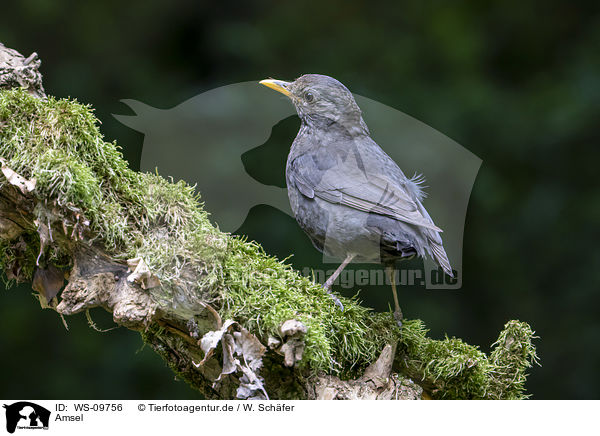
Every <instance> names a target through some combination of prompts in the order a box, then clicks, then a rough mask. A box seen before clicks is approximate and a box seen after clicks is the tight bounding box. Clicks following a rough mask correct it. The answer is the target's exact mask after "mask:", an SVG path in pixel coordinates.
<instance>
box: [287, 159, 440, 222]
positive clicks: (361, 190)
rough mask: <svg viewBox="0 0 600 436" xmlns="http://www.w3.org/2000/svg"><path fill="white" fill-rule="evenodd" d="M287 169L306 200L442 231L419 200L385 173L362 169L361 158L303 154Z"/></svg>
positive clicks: (363, 164)
mask: <svg viewBox="0 0 600 436" xmlns="http://www.w3.org/2000/svg"><path fill="white" fill-rule="evenodd" d="M290 170H291V174H290V175H291V179H292V180H293V182H294V183H295V185H296V187H297V188H298V190H299V191H300V192H301V193H302V195H304V196H305V197H308V198H314V197H318V198H321V199H322V200H325V201H327V202H329V203H333V204H342V205H345V206H348V207H351V208H353V209H356V210H360V211H363V212H368V213H369V212H370V213H376V214H380V215H384V216H388V217H390V218H394V219H396V220H399V221H403V222H405V223H408V224H413V225H416V226H420V227H425V228H428V229H431V230H434V231H436V232H441V231H442V230H441V229H440V228H439V227H437V226H435V224H433V222H432V221H431V218H429V217H427V216H424V215H423V214H422V213H421V210H420V208H419V207H418V205H417V203H416V201H418V200H416V201H415V199H413V198H412V197H411V195H410V194H409V193H408V191H407V189H406V188H405V187H404V186H402V185H400V184H398V183H396V182H394V181H392V180H391V179H389V178H388V177H386V176H385V174H377V172H376V171H371V170H370V169H369V168H365V163H364V162H363V161H362V160H361V159H360V157H359V156H354V155H353V154H352V153H348V155H347V156H346V157H345V158H344V159H340V158H339V157H336V156H331V155H329V156H324V155H319V156H314V155H311V154H304V155H301V156H298V157H296V158H295V159H294V160H293V161H292V162H291V168H290ZM379 171H380V170H379Z"/></svg>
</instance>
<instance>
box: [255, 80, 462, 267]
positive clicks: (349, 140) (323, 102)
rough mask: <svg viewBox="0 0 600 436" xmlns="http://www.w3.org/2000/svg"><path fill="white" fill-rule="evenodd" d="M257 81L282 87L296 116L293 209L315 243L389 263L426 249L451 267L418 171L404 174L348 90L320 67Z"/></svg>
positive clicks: (290, 172) (339, 253)
mask: <svg viewBox="0 0 600 436" xmlns="http://www.w3.org/2000/svg"><path fill="white" fill-rule="evenodd" d="M265 82H266V83H265ZM261 83H263V84H265V85H267V86H270V87H272V88H274V89H277V90H278V91H280V92H283V93H284V94H286V95H288V97H290V99H291V100H292V102H293V103H294V105H295V107H296V110H297V112H298V115H299V117H300V119H301V127H300V131H299V132H298V135H297V136H296V139H295V140H294V142H293V144H292V147H291V150H290V153H289V156H288V161H287V166H286V181H287V187H288V195H289V198H290V203H291V207H292V211H293V212H294V215H295V216H296V219H297V221H298V223H299V224H300V226H301V227H302V229H303V230H304V231H305V232H306V233H307V234H308V236H309V237H310V239H311V240H312V242H313V244H314V245H315V247H316V248H317V249H319V250H321V251H324V252H325V253H326V254H328V255H330V256H334V257H339V258H341V259H343V258H345V257H346V256H347V255H348V254H349V253H353V254H356V257H355V260H362V261H377V260H379V261H381V262H382V263H384V264H388V265H389V264H393V263H394V262H395V261H396V260H400V259H406V258H411V257H414V256H415V255H418V256H422V257H424V256H426V255H429V256H432V257H433V259H434V260H435V261H436V262H437V263H438V264H439V265H440V266H441V267H442V268H443V270H444V271H445V272H446V273H447V274H449V275H452V268H451V266H450V262H449V261H448V257H447V255H446V252H445V250H444V247H443V245H442V238H441V236H440V232H441V229H440V228H438V227H437V226H436V225H435V224H434V222H433V220H432V219H431V217H430V216H429V214H428V213H427V211H426V210H425V208H424V207H423V204H422V200H423V198H424V193H423V191H422V189H421V186H420V185H421V183H422V181H423V178H422V177H421V176H417V177H414V178H412V179H410V178H408V177H406V176H405V175H404V173H403V172H402V170H401V169H400V168H399V167H398V165H397V164H396V163H395V162H394V161H393V160H392V159H391V158H390V157H389V156H388V155H387V154H386V153H385V152H384V151H383V150H382V149H381V148H380V147H379V146H378V145H377V144H376V143H375V141H373V140H372V139H371V137H370V132H369V129H368V127H367V125H366V123H365V122H364V120H363V118H362V114H361V111H360V108H359V107H358V105H357V104H356V102H355V101H354V98H353V96H352V94H351V93H350V91H348V89H347V88H346V87H345V86H344V85H343V84H342V83H340V82H339V81H337V80H336V79H334V78H332V77H328V76H323V75H319V74H307V75H304V76H302V77H300V78H298V79H297V80H295V81H294V82H291V83H289V82H282V81H275V80H271V81H263V82H261ZM282 89H283V90H282Z"/></svg>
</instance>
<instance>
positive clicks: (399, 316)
mask: <svg viewBox="0 0 600 436" xmlns="http://www.w3.org/2000/svg"><path fill="white" fill-rule="evenodd" d="M386 271H387V273H388V277H389V278H390V283H391V285H392V293H393V294H394V319H395V320H396V323H397V324H398V327H402V310H400V304H399V303H398V293H397V292H396V281H395V280H394V267H393V266H388V267H386Z"/></svg>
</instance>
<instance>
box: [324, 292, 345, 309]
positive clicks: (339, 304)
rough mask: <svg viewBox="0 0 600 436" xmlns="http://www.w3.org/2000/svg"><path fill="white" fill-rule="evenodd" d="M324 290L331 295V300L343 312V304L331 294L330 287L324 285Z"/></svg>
mask: <svg viewBox="0 0 600 436" xmlns="http://www.w3.org/2000/svg"><path fill="white" fill-rule="evenodd" d="M325 290H326V291H327V295H329V296H330V297H331V299H332V300H333V302H334V303H335V305H336V306H337V307H338V308H339V309H340V310H341V311H342V312H343V311H344V305H343V304H342V302H341V301H340V299H339V298H338V297H337V296H335V295H334V294H333V292H332V291H331V289H329V288H327V287H325Z"/></svg>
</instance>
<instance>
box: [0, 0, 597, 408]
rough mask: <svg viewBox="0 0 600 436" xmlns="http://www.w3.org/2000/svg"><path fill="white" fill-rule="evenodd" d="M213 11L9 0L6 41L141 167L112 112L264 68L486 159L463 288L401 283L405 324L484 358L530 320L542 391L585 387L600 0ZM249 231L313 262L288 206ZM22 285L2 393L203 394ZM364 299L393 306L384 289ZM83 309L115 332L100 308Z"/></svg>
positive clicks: (6, 323) (593, 248) (13, 310)
mask: <svg viewBox="0 0 600 436" xmlns="http://www.w3.org/2000/svg"><path fill="white" fill-rule="evenodd" d="M210 3H213V4H210ZM210 3H209V2H202V3H201V2H198V1H171V2H162V4H161V3H159V2H154V1H148V0H144V1H140V0H134V1H130V2H122V1H116V0H109V1H103V2H95V3H91V2H78V1H65V0H35V1H33V0H21V1H18V2H17V1H15V2H10V3H8V4H6V2H4V3H3V4H2V7H1V9H0V41H2V42H3V43H4V44H5V45H7V46H8V47H12V48H15V49H17V50H19V51H21V52H22V53H23V54H25V55H26V56H27V55H29V54H30V53H31V52H32V51H37V52H38V53H39V55H40V56H41V58H42V60H43V68H42V72H43V74H44V84H45V87H46V91H47V92H48V93H49V94H53V95H56V96H60V97H67V96H71V97H76V98H77V99H78V100H80V101H82V102H85V103H90V104H92V105H93V106H94V107H95V108H96V113H97V115H98V117H99V118H100V119H101V120H102V122H103V132H104V133H105V135H106V136H107V138H109V139H116V140H117V141H118V142H119V144H120V145H121V146H122V147H123V148H124V153H125V155H126V157H127V158H128V159H129V161H130V162H131V165H132V167H134V168H137V167H138V162H139V155H140V152H141V147H142V142H143V137H142V136H141V135H140V134H139V133H137V132H134V131H133V130H130V129H128V128H127V127H125V126H123V125H121V124H119V123H118V122H117V121H116V120H115V119H114V118H112V116H111V114H112V113H129V112H128V109H126V108H125V107H124V106H123V105H122V104H121V103H119V100H120V99H122V98H133V99H136V100H141V101H143V102H145V103H147V104H150V105H152V106H155V107H159V108H169V107H172V106H174V105H177V104H179V103H180V102H182V101H184V100H186V99H188V98H190V97H192V96H195V95H197V94H198V93H200V92H203V91H206V90H209V89H211V88H214V87H216V86H220V85H226V84H230V83H234V82H241V81H247V80H257V79H261V78H265V77H269V76H272V77H278V78H283V79H293V78H295V77H297V76H298V75H300V74H303V73H309V72H311V73H323V74H328V75H331V76H334V77H336V78H337V79H339V80H340V81H342V82H343V83H345V84H346V85H347V86H348V87H349V88H350V89H351V90H352V91H353V92H355V93H358V94H361V95H364V96H367V97H369V98H371V99H374V100H378V101H380V102H382V103H385V104H387V105H389V106H392V107H394V108H396V109H399V110H401V111H403V112H405V113H407V114H409V115H412V116H414V117H416V118H418V119H420V120H421V121H423V122H425V123H427V124H428V125H430V126H432V127H433V128H435V129H437V130H439V131H441V132H443V133H444V134H446V135H447V136H449V137H451V138H452V139H454V140H456V141H457V142H458V143H460V144H461V145H463V146H464V147H466V148H468V149H469V150H471V151H472V152H473V153H475V154H476V155H478V156H479V157H480V158H481V159H483V165H482V167H481V170H480V172H479V175H478V177H477V180H476V183H475V186H474V189H473V194H472V197H471V202H470V205H469V211H468V215H467V222H466V227H465V240H464V247H465V248H464V276H463V277H464V279H463V280H464V286H463V288H462V289H461V290H460V291H429V292H426V291H422V290H417V289H409V290H404V291H403V292H401V299H402V306H403V309H404V312H405V314H406V316H407V317H409V318H421V319H423V320H424V321H425V322H426V323H427V325H428V326H429V327H430V328H431V334H432V335H433V336H434V337H442V336H443V334H444V333H447V334H448V335H450V336H458V337H461V338H464V339H465V340H466V341H468V342H469V343H473V344H477V345H479V346H481V347H482V349H483V350H484V351H488V350H489V345H490V344H491V343H492V342H493V341H494V340H495V338H496V336H497V334H498V332H499V330H500V329H501V328H502V326H503V324H504V323H505V322H506V321H507V320H509V319H513V318H517V319H520V320H523V321H527V322H529V323H530V324H531V325H532V326H533V328H534V329H535V330H536V331H537V333H538V334H539V336H540V337H541V339H539V340H538V341H537V345H538V354H539V356H540V359H541V362H542V367H535V368H533V369H532V370H531V376H530V379H529V382H528V389H529V391H530V392H531V393H532V394H533V396H534V398H538V399H544V398H566V399H571V398H573V399H575V398H597V397H598V390H599V388H600V380H599V378H600V371H598V369H599V368H600V347H598V338H599V337H600V322H599V314H598V309H599V303H600V295H599V290H600V252H599V250H598V248H597V244H598V241H599V239H600V238H599V236H600V226H599V223H600V199H599V192H598V183H597V180H598V177H597V176H598V172H599V171H598V166H599V162H600V144H599V141H598V139H599V133H598V132H599V128H598V121H599V118H600V117H599V115H600V80H599V77H600V50H598V47H600V15H599V8H598V2H587V3H586V2H566V1H565V2H563V3H553V2H532V1H522V0H519V1H516V0H509V1H495V2H482V1H457V2H444V1H436V2H420V1H413V2H410V3H406V2H389V3H385V2H380V1H373V0H371V1H368V2H364V3H361V2H351V1H345V2H342V1H329V2H325V1H317V2H312V1H304V2H287V3H286V4H282V3H283V2H267V1H246V2H243V3H242V2H240V4H235V3H228V4H226V5H225V6H222V7H219V6H217V2H210ZM291 123H292V124H293V122H291ZM292 130H293V129H292ZM293 135H294V133H293V132H290V136H289V143H291V140H292V138H293ZM274 155H275V156H277V155H278V154H277V153H275V154H274ZM279 155H281V156H285V152H284V153H282V154H281V153H280V154H279ZM248 158H249V159H250V157H248ZM276 160H277V159H276V158H274V161H273V162H271V163H268V164H267V163H265V165H262V166H260V165H258V166H257V165H255V166H254V167H255V168H259V169H257V171H262V172H263V174H259V173H257V174H256V178H257V179H260V178H261V177H263V178H268V177H269V174H272V173H273V172H277V171H279V172H280V171H281V162H277V161H276ZM249 165H250V167H251V166H252V165H251V162H250V163H249ZM260 168H262V169H260ZM233 188H234V187H233ZM242 231H243V232H244V233H246V234H248V236H249V237H251V238H253V239H256V240H259V241H260V242H262V243H263V244H264V246H265V248H266V249H267V251H269V252H271V253H274V254H277V255H278V256H280V257H286V256H288V255H289V254H291V253H294V259H293V260H294V262H296V265H303V264H310V263H314V262H318V260H319V259H320V255H319V254H318V253H316V251H314V249H313V248H312V247H311V246H310V244H309V242H308V240H307V239H306V237H305V236H304V235H303V234H302V232H301V231H300V230H299V229H298V228H297V226H296V225H295V223H294V222H293V221H292V220H291V219H290V218H288V217H285V216H284V215H282V214H281V213H280V212H278V211H276V210H274V209H270V208H268V207H266V206H263V207H257V208H255V209H254V210H253V211H252V212H251V214H250V216H249V218H248V220H247V222H246V223H245V224H244V227H243V228H242ZM31 292H32V291H31V290H30V288H28V287H23V286H22V287H18V288H12V289H10V290H7V291H2V292H0V350H1V362H2V363H1V369H0V371H1V372H0V397H2V398H8V397H12V398H38V399H42V398H48V399H50V398H89V399H100V398H123V399H136V398H155V399H159V398H165V399H166V398H198V395H197V394H196V393H195V392H193V391H192V390H190V389H188V388H187V387H186V385H185V384H184V383H182V382H174V381H173V375H172V373H171V372H170V371H169V370H168V369H167V368H166V367H165V366H164V364H163V363H162V361H161V360H160V359H159V358H158V357H157V356H155V355H154V354H153V353H152V352H151V351H150V350H149V349H145V348H142V342H141V340H140V338H139V335H138V334H136V333H133V332H130V331H127V330H125V329H117V330H113V331H110V332H108V333H98V332H96V331H94V330H92V329H90V328H88V327H87V325H86V320H85V317H84V316H75V317H71V318H69V319H68V320H67V321H68V323H69V326H70V331H68V332H67V331H66V330H65V329H64V328H63V326H62V322H61V320H60V318H59V317H58V316H57V315H56V314H55V313H53V312H51V311H41V310H40V309H39V305H38V304H37V302H36V301H35V299H34V298H33V297H32V296H31ZM344 293H345V294H346V295H352V294H353V293H354V291H353V290H349V291H344ZM361 298H362V299H363V300H364V302H365V304H366V305H369V306H371V307H374V308H376V309H377V310H385V309H386V308H387V306H388V304H389V303H390V292H389V290H388V289H387V288H384V289H374V290H367V289H365V290H364V291H363V292H361ZM92 315H93V317H94V320H95V321H96V323H97V324H98V325H99V326H100V327H103V328H106V327H109V326H111V319H110V317H109V316H107V315H106V314H104V313H103V312H102V311H96V312H94V313H93V314H92Z"/></svg>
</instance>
